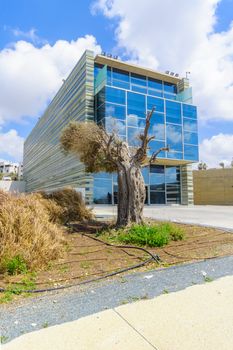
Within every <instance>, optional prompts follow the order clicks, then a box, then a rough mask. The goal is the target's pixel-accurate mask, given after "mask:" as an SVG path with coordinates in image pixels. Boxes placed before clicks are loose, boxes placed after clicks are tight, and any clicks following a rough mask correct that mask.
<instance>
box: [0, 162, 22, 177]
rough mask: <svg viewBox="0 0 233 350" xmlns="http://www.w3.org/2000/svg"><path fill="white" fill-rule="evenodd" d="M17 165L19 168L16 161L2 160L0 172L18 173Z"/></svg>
mask: <svg viewBox="0 0 233 350" xmlns="http://www.w3.org/2000/svg"><path fill="white" fill-rule="evenodd" d="M19 167H20V168H21V166H20V164H18V163H12V162H6V161H3V162H0V173H1V174H10V173H13V174H16V175H19ZM20 171H21V169H20Z"/></svg>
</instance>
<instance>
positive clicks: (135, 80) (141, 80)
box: [131, 73, 147, 87]
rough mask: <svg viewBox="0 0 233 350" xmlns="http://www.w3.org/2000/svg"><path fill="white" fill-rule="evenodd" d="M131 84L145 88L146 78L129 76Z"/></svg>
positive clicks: (137, 75)
mask: <svg viewBox="0 0 233 350" xmlns="http://www.w3.org/2000/svg"><path fill="white" fill-rule="evenodd" d="M131 84H135V85H141V86H145V87H146V86H147V80H146V77H144V76H143V75H139V74H134V73H132V74H131Z"/></svg>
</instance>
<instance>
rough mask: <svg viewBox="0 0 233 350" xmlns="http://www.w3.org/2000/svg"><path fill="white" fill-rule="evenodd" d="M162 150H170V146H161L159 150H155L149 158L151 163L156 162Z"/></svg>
mask: <svg viewBox="0 0 233 350" xmlns="http://www.w3.org/2000/svg"><path fill="white" fill-rule="evenodd" d="M162 151H168V152H169V147H161V148H159V149H158V150H157V151H155V152H154V153H153V154H152V156H151V157H150V160H149V164H151V163H152V162H154V161H155V160H156V158H157V156H158V154H159V153H160V152H162Z"/></svg>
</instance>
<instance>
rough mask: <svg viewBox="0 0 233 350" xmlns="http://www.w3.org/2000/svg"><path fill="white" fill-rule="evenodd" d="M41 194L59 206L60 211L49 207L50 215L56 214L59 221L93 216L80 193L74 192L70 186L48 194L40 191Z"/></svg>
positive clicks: (81, 219)
mask: <svg viewBox="0 0 233 350" xmlns="http://www.w3.org/2000/svg"><path fill="white" fill-rule="evenodd" d="M41 194H42V196H43V197H44V198H45V199H47V200H51V201H53V202H55V203H56V204H57V205H58V206H59V207H60V208H61V211H60V213H57V212H56V211H55V212H54V211H53V208H52V207H51V208H49V209H50V210H51V213H50V215H51V216H54V217H56V216H57V219H58V220H59V221H60V222H61V223H67V222H71V221H83V220H90V219H92V218H93V214H92V212H91V210H90V209H88V208H87V207H86V205H85V203H84V201H83V199H82V195H81V193H79V192H76V191H75V190H74V189H72V188H64V189H62V190H58V191H54V192H52V193H49V194H47V193H43V192H42V193H41ZM56 210H57V209H56Z"/></svg>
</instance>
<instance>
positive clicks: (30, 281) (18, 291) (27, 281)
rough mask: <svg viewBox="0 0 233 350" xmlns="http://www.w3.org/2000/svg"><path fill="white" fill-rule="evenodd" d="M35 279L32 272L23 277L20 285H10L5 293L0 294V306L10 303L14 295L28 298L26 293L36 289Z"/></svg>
mask: <svg viewBox="0 0 233 350" xmlns="http://www.w3.org/2000/svg"><path fill="white" fill-rule="evenodd" d="M35 279H36V274H35V273H33V272H32V273H29V274H27V275H26V276H25V277H23V278H22V280H21V281H20V283H14V284H10V285H9V286H8V287H7V289H6V291H5V292H3V293H1V294H0V304H5V303H9V302H11V301H12V300H13V298H14V296H16V295H24V296H28V295H29V294H30V293H29V292H28V291H31V290H33V289H35V288H36V284H35Z"/></svg>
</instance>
